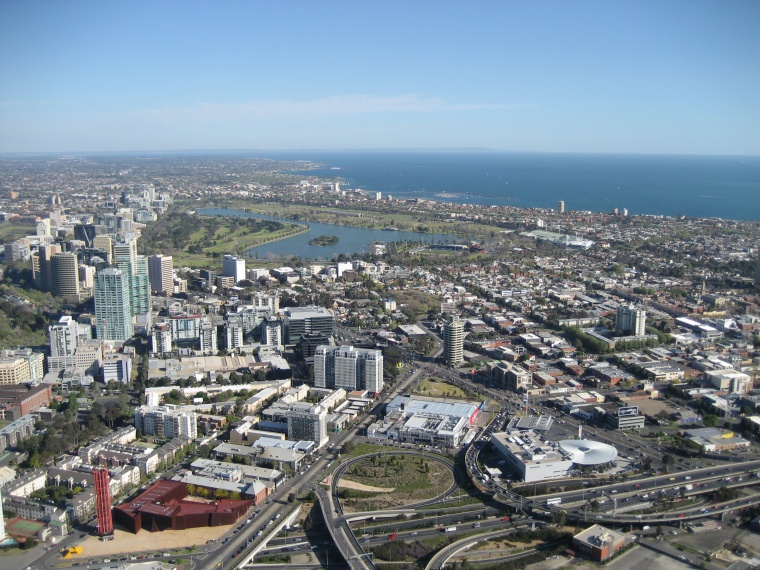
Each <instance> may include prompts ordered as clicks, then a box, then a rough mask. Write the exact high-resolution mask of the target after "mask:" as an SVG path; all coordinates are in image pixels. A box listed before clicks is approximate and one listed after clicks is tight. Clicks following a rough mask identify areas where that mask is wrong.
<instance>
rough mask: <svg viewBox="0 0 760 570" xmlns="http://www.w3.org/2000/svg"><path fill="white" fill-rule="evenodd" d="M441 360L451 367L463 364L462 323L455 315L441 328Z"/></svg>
mask: <svg viewBox="0 0 760 570" xmlns="http://www.w3.org/2000/svg"><path fill="white" fill-rule="evenodd" d="M443 358H444V359H445V360H446V363H447V364H449V365H451V366H456V365H458V364H459V363H461V362H464V322H462V321H460V320H459V317H458V316H456V315H454V316H453V317H452V318H451V320H450V321H448V322H447V323H446V324H445V325H444V326H443Z"/></svg>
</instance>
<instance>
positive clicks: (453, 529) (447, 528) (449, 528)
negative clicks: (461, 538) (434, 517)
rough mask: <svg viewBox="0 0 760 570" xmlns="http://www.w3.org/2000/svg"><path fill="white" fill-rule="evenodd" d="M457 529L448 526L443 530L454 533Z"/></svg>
mask: <svg viewBox="0 0 760 570" xmlns="http://www.w3.org/2000/svg"><path fill="white" fill-rule="evenodd" d="M456 529H457V527H455V526H447V527H446V528H444V529H443V532H454V531H455V530H456Z"/></svg>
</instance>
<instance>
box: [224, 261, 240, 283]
mask: <svg viewBox="0 0 760 570" xmlns="http://www.w3.org/2000/svg"><path fill="white" fill-rule="evenodd" d="M222 273H224V276H225V277H232V278H233V279H234V280H235V284H236V285H237V284H238V282H239V281H242V280H243V279H245V259H243V258H242V257H238V256H237V255H225V256H224V260H223V261H222Z"/></svg>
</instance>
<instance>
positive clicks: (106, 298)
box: [95, 267, 134, 340]
mask: <svg viewBox="0 0 760 570" xmlns="http://www.w3.org/2000/svg"><path fill="white" fill-rule="evenodd" d="M129 293H130V279H129V275H128V274H125V273H123V272H122V271H120V270H119V269H115V268H113V267H109V268H108V269H104V270H102V271H99V272H98V273H97V275H96V276H95V328H96V331H97V333H96V334H97V337H98V338H99V339H102V340H128V339H130V338H132V335H133V333H134V328H133V326H132V303H131V299H130V294H129Z"/></svg>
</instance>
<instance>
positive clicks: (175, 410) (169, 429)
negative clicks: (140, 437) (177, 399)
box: [135, 404, 198, 439]
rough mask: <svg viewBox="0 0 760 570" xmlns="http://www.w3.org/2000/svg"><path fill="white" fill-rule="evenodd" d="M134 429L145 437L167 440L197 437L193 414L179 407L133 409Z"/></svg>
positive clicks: (164, 406)
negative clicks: (177, 437) (152, 436)
mask: <svg viewBox="0 0 760 570" xmlns="http://www.w3.org/2000/svg"><path fill="white" fill-rule="evenodd" d="M135 429H138V430H140V431H141V432H142V433H143V434H145V435H155V436H158V437H163V438H169V439H171V438H172V437H176V436H178V435H186V436H188V437H190V438H192V439H195V438H196V437H197V436H198V427H197V421H196V415H195V412H194V411H192V410H187V409H184V408H182V407H181V406H173V405H169V404H166V405H163V406H156V407H152V406H140V407H138V408H135Z"/></svg>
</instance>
